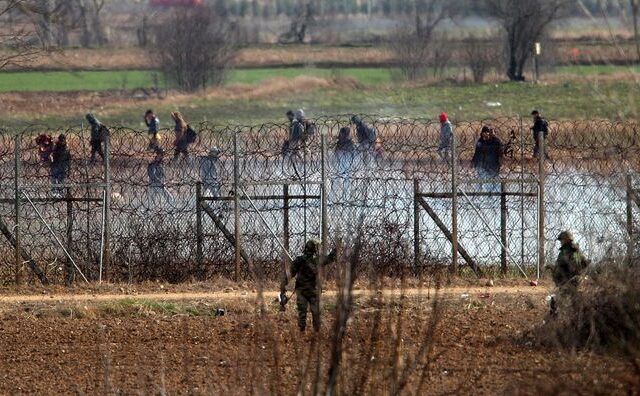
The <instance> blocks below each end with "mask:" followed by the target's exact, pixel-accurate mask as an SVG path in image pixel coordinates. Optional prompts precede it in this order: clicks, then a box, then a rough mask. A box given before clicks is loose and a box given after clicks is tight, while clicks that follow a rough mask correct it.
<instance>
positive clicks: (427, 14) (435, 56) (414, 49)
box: [391, 0, 454, 80]
mask: <svg viewBox="0 0 640 396" xmlns="http://www.w3.org/2000/svg"><path fill="white" fill-rule="evenodd" d="M452 4H454V3H452V2H451V1H447V0H414V2H413V6H414V18H415V25H414V28H413V29H411V28H407V27H401V28H398V29H397V30H396V32H395V33H394V34H393V37H392V39H391V49H392V51H393V52H394V53H395V56H396V60H397V62H398V64H399V66H400V70H401V71H402V74H403V75H404V76H405V77H406V78H407V79H409V80H415V79H417V78H419V77H420V76H422V75H423V74H424V70H425V69H426V68H427V67H428V66H429V65H431V66H433V67H434V69H435V73H437V71H438V70H441V69H442V67H443V66H442V65H443V61H445V63H446V62H448V59H449V53H448V52H446V51H447V49H446V47H445V46H442V45H436V43H435V41H436V40H435V35H434V32H435V30H436V28H437V27H438V25H440V24H441V23H442V21H444V20H445V19H446V18H448V17H450V16H452V15H453V11H454V8H453V7H452ZM438 43H439V44H442V41H438ZM443 51H444V52H443Z"/></svg>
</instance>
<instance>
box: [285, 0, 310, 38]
mask: <svg viewBox="0 0 640 396" xmlns="http://www.w3.org/2000/svg"><path fill="white" fill-rule="evenodd" d="M315 13H316V10H315V7H314V4H313V1H312V0H298V4H296V8H295V13H294V15H293V16H292V17H291V23H290V24H289V30H287V31H286V32H284V33H282V34H281V35H280V37H278V42H280V43H282V44H286V43H303V42H304V40H305V38H306V36H307V33H308V30H309V28H310V27H311V26H312V25H313V23H314V22H315Z"/></svg>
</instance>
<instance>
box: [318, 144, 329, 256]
mask: <svg viewBox="0 0 640 396" xmlns="http://www.w3.org/2000/svg"><path fill="white" fill-rule="evenodd" d="M320 139H321V140H320V145H321V147H320V152H321V157H322V158H321V159H320V160H321V162H322V169H321V174H320V177H321V178H322V184H321V186H320V189H321V191H320V194H321V197H322V198H321V199H322V201H321V202H320V206H321V208H322V209H321V216H322V220H321V221H322V257H323V259H324V258H326V256H327V232H328V225H327V134H326V133H324V132H323V133H322V135H321V138H320Z"/></svg>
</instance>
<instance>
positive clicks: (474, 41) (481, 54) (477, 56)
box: [463, 36, 500, 83]
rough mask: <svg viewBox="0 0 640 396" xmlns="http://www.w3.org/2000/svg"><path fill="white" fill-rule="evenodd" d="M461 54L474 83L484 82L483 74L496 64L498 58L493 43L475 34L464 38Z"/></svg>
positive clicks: (498, 55)
mask: <svg viewBox="0 0 640 396" xmlns="http://www.w3.org/2000/svg"><path fill="white" fill-rule="evenodd" d="M463 56H464V58H465V62H466V64H467V66H468V67H469V69H471V74H472V76H473V82H475V83H482V82H484V77H485V75H486V74H487V73H488V72H489V71H490V70H491V69H492V68H494V67H496V66H497V64H498V62H499V59H500V54H499V52H498V51H497V50H496V47H495V46H494V45H493V43H491V42H487V41H486V40H482V39H480V38H478V37H476V36H470V37H469V38H467V39H466V40H464V50H463Z"/></svg>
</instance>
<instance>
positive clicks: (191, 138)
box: [184, 125, 198, 144]
mask: <svg viewBox="0 0 640 396" xmlns="http://www.w3.org/2000/svg"><path fill="white" fill-rule="evenodd" d="M197 138H198V132H196V131H195V130H194V129H193V128H191V125H187V132H186V133H185V135H184V139H185V141H186V142H187V143H188V144H191V143H193V142H195V141H196V139H197Z"/></svg>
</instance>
